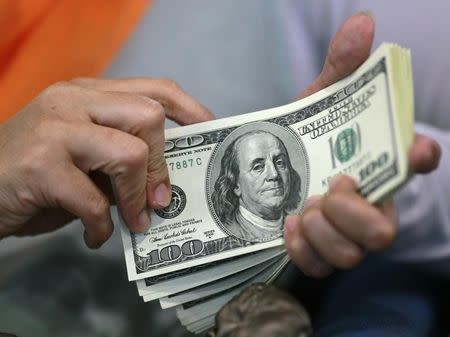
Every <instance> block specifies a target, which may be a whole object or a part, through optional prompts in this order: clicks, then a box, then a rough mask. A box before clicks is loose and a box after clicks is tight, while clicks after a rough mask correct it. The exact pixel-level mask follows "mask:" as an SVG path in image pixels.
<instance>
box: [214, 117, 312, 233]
mask: <svg viewBox="0 0 450 337" xmlns="http://www.w3.org/2000/svg"><path fill="white" fill-rule="evenodd" d="M255 124H256V123H255ZM259 124H260V125H261V124H262V122H260V123H259ZM267 124H269V123H264V124H263V125H264V126H266V127H265V128H264V129H266V130H264V129H261V128H250V130H249V131H247V132H241V134H238V135H237V136H236V135H234V136H235V137H234V139H233V140H231V141H230V142H229V144H227V145H226V147H225V149H224V151H223V155H222V156H221V160H220V172H219V174H218V176H217V179H216V180H215V182H214V189H213V190H212V195H211V202H212V205H213V208H214V211H215V213H216V215H217V217H218V219H219V221H220V222H221V224H222V228H223V229H224V231H225V232H227V233H228V234H231V235H233V236H235V237H237V238H240V239H244V240H246V241H251V242H264V241H270V240H273V239H276V238H278V237H280V236H281V235H282V229H283V223H284V217H285V216H286V215H287V214H291V213H294V212H295V211H298V210H299V207H300V204H301V202H302V201H303V198H302V195H304V193H303V192H304V191H302V178H301V177H300V175H299V173H298V172H297V170H296V169H295V168H294V167H293V166H292V163H291V158H290V154H289V152H288V150H287V146H286V145H285V143H284V142H283V141H282V140H281V139H280V137H279V136H277V135H276V134H275V132H271V131H272V130H270V129H271V128H275V127H267ZM269 126H270V124H269ZM276 127H277V128H276V130H275V131H277V133H278V134H279V133H280V131H279V130H278V129H279V128H280V127H279V126H278V125H276ZM252 129H253V130H252ZM291 145H292V144H291ZM291 147H292V146H291ZM297 147H298V145H297ZM302 150H303V148H302ZM291 152H292V151H291ZM299 155H300V156H304V153H299ZM305 160H306V159H305ZM217 171H218V169H217ZM303 171H306V170H303ZM305 180H307V179H305ZM303 185H305V184H303Z"/></svg>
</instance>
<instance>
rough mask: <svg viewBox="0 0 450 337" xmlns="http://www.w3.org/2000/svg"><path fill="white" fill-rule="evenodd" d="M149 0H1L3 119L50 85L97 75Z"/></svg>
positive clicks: (0, 108) (0, 111) (0, 101)
mask: <svg viewBox="0 0 450 337" xmlns="http://www.w3.org/2000/svg"><path fill="white" fill-rule="evenodd" d="M151 2H152V1H151V0H58V1H55V0H0V95H1V98H0V123H1V122H3V121H5V120H6V119H7V118H8V117H10V116H12V115H13V114H14V113H15V112H17V111H18V110H20V109H21V108H22V107H23V106H24V105H25V104H26V103H27V102H29V101H30V100H31V99H32V98H33V97H34V96H36V95H37V94H38V93H39V92H40V91H42V90H43V89H44V88H46V87H47V86H49V85H50V84H52V83H54V82H57V81H61V80H67V79H71V78H74V77H81V76H82V77H87V76H89V77H93V76H97V75H98V74H99V73H100V72H101V71H102V70H103V69H104V68H105V67H106V66H107V64H108V63H109V62H110V61H111V59H112V57H113V56H114V54H115V52H116V51H117V50H118V49H119V48H120V46H121V45H122V43H123V42H124V41H125V40H126V38H127V37H128V36H129V34H130V33H131V32H132V30H133V28H134V27H135V25H136V24H137V22H138V20H139V18H140V17H141V16H142V14H143V13H144V10H145V9H146V8H147V6H148V5H149V4H150V3H151Z"/></svg>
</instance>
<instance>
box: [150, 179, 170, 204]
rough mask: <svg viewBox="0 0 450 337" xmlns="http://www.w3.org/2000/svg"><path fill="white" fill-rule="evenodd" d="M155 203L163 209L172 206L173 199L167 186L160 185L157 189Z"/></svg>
mask: <svg viewBox="0 0 450 337" xmlns="http://www.w3.org/2000/svg"><path fill="white" fill-rule="evenodd" d="M154 196H155V202H156V203H157V204H158V205H160V206H161V207H167V206H169V204H170V199H171V198H172V195H171V193H170V191H169V189H168V188H167V186H166V184H164V183H162V184H159V185H158V187H157V188H156V189H155V195H154Z"/></svg>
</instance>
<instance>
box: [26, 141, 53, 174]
mask: <svg viewBox="0 0 450 337" xmlns="http://www.w3.org/2000/svg"><path fill="white" fill-rule="evenodd" d="M53 157H54V153H53V151H52V149H51V148H50V147H49V146H47V145H46V144H45V143H41V144H37V145H34V146H32V147H31V148H30V149H29V150H28V151H27V153H26V155H24V156H22V158H21V162H20V165H19V166H20V167H21V168H22V169H23V170H24V173H25V175H26V176H28V177H32V178H34V179H36V178H39V177H43V176H44V175H46V174H47V172H48V170H49V166H51V159H52V158H53Z"/></svg>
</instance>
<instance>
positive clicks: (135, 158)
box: [122, 138, 149, 169]
mask: <svg viewBox="0 0 450 337" xmlns="http://www.w3.org/2000/svg"><path fill="white" fill-rule="evenodd" d="M148 152H149V148H148V145H147V143H145V142H144V141H143V140H141V139H139V138H135V139H134V140H133V141H132V142H130V145H129V146H128V147H127V151H125V152H124V156H123V158H122V161H123V164H124V165H126V166H127V167H129V168H132V169H134V168H137V167H140V166H142V165H145V163H146V162H147V160H148Z"/></svg>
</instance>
